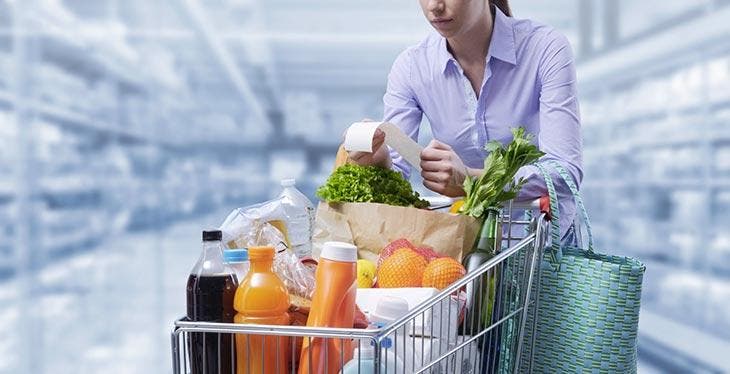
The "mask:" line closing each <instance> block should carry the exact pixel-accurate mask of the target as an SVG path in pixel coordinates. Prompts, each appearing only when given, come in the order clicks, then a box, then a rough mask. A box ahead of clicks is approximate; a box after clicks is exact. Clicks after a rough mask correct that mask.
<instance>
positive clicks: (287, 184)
mask: <svg viewBox="0 0 730 374" xmlns="http://www.w3.org/2000/svg"><path fill="white" fill-rule="evenodd" d="M296 183H297V180H296V179H294V178H287V179H282V180H281V186H282V187H292V186H294V185H295V184H296Z"/></svg>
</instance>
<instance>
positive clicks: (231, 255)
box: [223, 249, 250, 282]
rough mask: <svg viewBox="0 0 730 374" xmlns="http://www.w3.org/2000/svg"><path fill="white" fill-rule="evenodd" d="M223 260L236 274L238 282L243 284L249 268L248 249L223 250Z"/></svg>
mask: <svg viewBox="0 0 730 374" xmlns="http://www.w3.org/2000/svg"><path fill="white" fill-rule="evenodd" d="M223 260H224V261H225V262H226V263H227V264H228V266H230V267H231V268H232V269H233V271H235V272H236V277H238V280H239V281H241V282H243V278H245V277H246V274H248V269H249V267H250V264H249V263H248V249H224V250H223Z"/></svg>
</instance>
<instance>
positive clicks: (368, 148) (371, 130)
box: [344, 122, 423, 172]
mask: <svg viewBox="0 0 730 374" xmlns="http://www.w3.org/2000/svg"><path fill="white" fill-rule="evenodd" d="M377 129H380V130H382V131H383V132H384V133H385V144H387V145H388V146H390V147H391V148H393V149H395V151H396V152H398V154H400V155H401V156H403V159H404V160H406V161H407V162H408V163H409V164H411V166H413V167H414V168H416V169H417V170H418V171H419V172H420V171H421V151H422V150H423V148H422V147H421V146H420V145H419V144H418V143H416V142H415V141H414V140H413V139H411V138H410V137H409V136H408V135H406V134H404V133H403V131H401V130H400V128H398V126H396V125H394V124H392V123H390V122H355V123H353V124H352V125H350V127H349V128H348V129H347V133H346V134H345V143H344V147H345V150H346V151H358V152H372V151H373V136H374V135H375V130H377Z"/></svg>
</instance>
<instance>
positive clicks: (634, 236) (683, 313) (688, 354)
mask: <svg viewBox="0 0 730 374" xmlns="http://www.w3.org/2000/svg"><path fill="white" fill-rule="evenodd" d="M510 3H511V4H512V8H513V11H514V13H515V15H516V16H517V17H518V18H533V19H536V20H540V21H542V22H545V23H548V24H550V25H553V26H555V27H556V28H557V29H559V30H560V31H561V32H563V33H564V34H565V35H566V36H567V37H568V39H569V40H570V41H571V43H572V45H573V49H574V52H575V55H576V58H577V67H578V81H579V85H580V98H581V109H582V110H581V111H582V117H583V125H584V127H583V129H584V130H583V131H584V144H585V157H584V163H585V180H584V181H583V182H584V183H583V187H582V188H583V190H584V191H585V196H586V199H587V203H588V204H589V210H590V211H591V213H592V216H593V219H594V221H595V222H594V226H595V230H596V236H597V239H598V244H599V246H600V247H601V248H605V249H606V250H610V251H613V252H615V253H620V254H628V255H632V256H636V257H638V258H640V259H642V261H644V262H645V263H646V264H647V272H646V279H645V282H644V287H645V288H644V299H643V314H642V316H641V335H640V359H641V365H640V369H641V372H645V373H653V372H697V371H705V372H723V371H726V372H727V371H730V356H729V355H727V354H722V353H718V352H730V317H728V316H730V265H729V264H730V234H728V230H727V229H726V227H727V226H728V224H729V223H730V213H728V212H730V209H728V208H730V193H729V192H728V187H729V186H730V161H728V160H730V132H729V131H728V130H727V126H726V125H727V124H728V121H730V39H728V38H727V35H730V23H728V22H727V20H728V19H730V1H728V0H701V1H692V2H687V1H680V0H671V1H667V0H663V1H644V2H627V1H614V0H558V1H551V2H549V3H548V2H544V1H534V0H513V1H511V2H510ZM373 25H377V27H373ZM428 31H429V25H428V24H427V23H425V22H424V21H423V16H422V14H421V11H420V9H419V8H418V3H417V2H416V1H400V2H393V1H389V0H377V1H370V2H358V3H349V2H348V3H345V2H331V1H324V0H318V1H310V2H297V1H291V0H266V1H263V0H216V1H211V0H206V1H203V0H155V1H140V0H132V1H119V0H102V1H84V0H28V1H17V0H16V1H8V0H0V175H2V176H3V177H2V178H0V235H2V238H3V240H0V321H3V323H2V324H0V326H1V327H0V329H2V332H1V333H0V357H4V359H3V360H0V372H9V373H17V372H21V373H25V372H32V373H42V372H82V373H96V372H100V371H102V370H104V371H105V372H120V373H129V372H169V370H170V367H169V364H170V363H169V354H168V350H169V342H168V340H169V337H168V335H167V334H168V331H169V328H170V323H171V321H172V320H173V319H174V318H176V317H177V316H179V315H181V314H182V313H183V308H182V305H183V298H182V290H183V288H182V287H183V286H182V284H183V283H182V282H183V280H184V278H185V276H186V275H187V271H188V270H189V267H190V266H192V264H193V262H194V261H195V257H196V256H197V254H198V251H199V245H198V242H199V240H198V239H199V232H200V230H201V229H202V228H203V227H205V226H207V225H216V224H218V223H220V221H221V220H222V219H223V218H224V217H225V214H226V213H227V212H228V211H229V210H231V209H232V208H234V207H236V206H241V205H247V204H251V203H255V202H258V201H262V200H265V199H267V198H268V197H271V196H272V195H273V194H275V193H276V191H275V190H276V189H277V188H278V187H276V186H278V180H279V179H280V178H283V177H295V178H297V180H298V183H297V185H298V186H299V187H300V188H301V189H302V190H303V191H304V192H305V193H307V194H309V195H310V196H313V192H314V189H315V187H316V186H317V185H319V184H320V183H321V182H322V181H323V180H324V178H325V177H326V175H327V174H328V173H329V171H330V170H331V166H332V161H333V158H334V153H335V150H336V147H337V143H338V142H339V141H340V134H341V133H342V131H343V129H344V128H345V127H346V126H347V125H348V124H350V123H352V122H353V121H356V120H359V119H361V118H364V117H369V118H378V117H379V116H380V115H381V112H382V104H381V99H382V93H383V90H384V86H385V81H386V77H387V73H388V70H389V68H390V65H391V63H392V61H393V59H394V58H395V57H396V56H397V54H398V53H399V52H400V51H401V50H402V49H403V48H405V47H406V46H408V45H411V44H413V43H416V42H417V41H418V40H420V39H421V38H422V37H423V36H424V35H425V34H426V33H427V32H428ZM430 136H431V133H430V130H429V129H428V126H427V123H426V122H424V126H423V128H422V131H421V141H423V142H427V141H428V140H429V138H430ZM412 182H413V183H414V185H415V186H416V187H417V188H420V189H421V191H423V187H422V186H421V185H420V182H419V180H418V178H417V176H416V177H414V179H413V180H412Z"/></svg>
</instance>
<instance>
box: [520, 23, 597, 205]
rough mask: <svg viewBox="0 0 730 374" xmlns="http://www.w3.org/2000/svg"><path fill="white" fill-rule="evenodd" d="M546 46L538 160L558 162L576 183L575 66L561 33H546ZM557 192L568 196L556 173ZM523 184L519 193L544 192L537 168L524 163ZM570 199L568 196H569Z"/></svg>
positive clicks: (579, 169)
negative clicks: (541, 153) (540, 157)
mask: <svg viewBox="0 0 730 374" xmlns="http://www.w3.org/2000/svg"><path fill="white" fill-rule="evenodd" d="M546 39H547V41H546V48H545V53H544V54H543V57H542V60H541V61H540V67H539V71H538V77H539V80H540V82H539V83H540V84H539V87H540V131H539V135H538V145H539V147H540V150H541V151H543V152H545V156H544V157H543V159H542V160H546V159H553V160H555V161H557V162H558V163H559V164H560V165H562V166H563V167H564V168H565V169H566V170H567V171H568V173H569V174H570V176H571V177H572V178H573V181H574V182H575V184H576V185H580V182H581V181H582V179H583V165H582V164H583V159H582V155H583V140H582V136H581V128H580V113H579V108H578V97H577V87H576V86H577V84H576V77H575V65H574V62H573V52H572V50H571V48H570V43H569V42H568V40H567V39H566V38H565V36H563V35H561V34H559V33H557V32H551V33H548V34H547V35H546ZM553 174H554V175H555V177H554V179H555V181H556V187H557V189H558V194H559V195H561V194H562V195H566V196H570V192H569V189H568V187H567V185H566V184H565V183H564V182H562V180H561V178H560V177H559V176H558V174H557V173H556V172H554V171H553ZM516 177H517V178H525V180H526V181H527V183H526V184H525V185H524V186H523V188H522V192H521V194H520V196H521V197H523V198H527V199H529V198H537V197H540V196H542V195H545V194H546V193H547V188H546V187H545V181H544V180H543V178H542V176H541V175H540V173H539V171H538V170H537V167H535V166H526V167H523V168H522V169H520V170H519V171H518V173H517V176H516ZM569 200H570V199H569Z"/></svg>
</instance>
